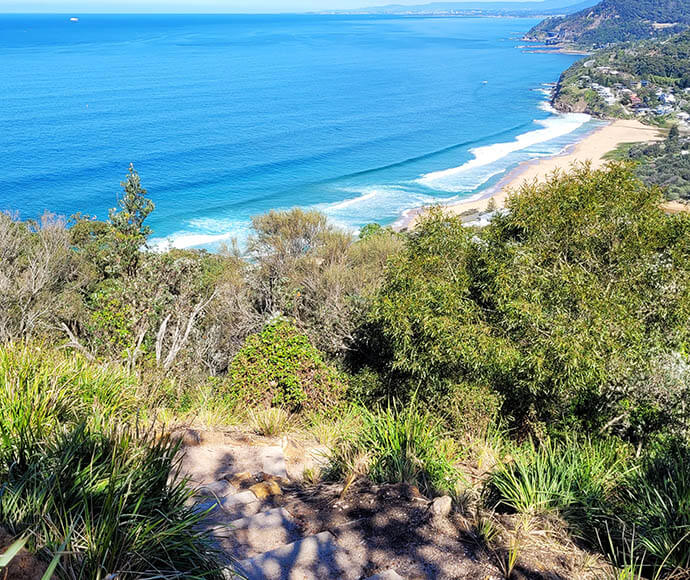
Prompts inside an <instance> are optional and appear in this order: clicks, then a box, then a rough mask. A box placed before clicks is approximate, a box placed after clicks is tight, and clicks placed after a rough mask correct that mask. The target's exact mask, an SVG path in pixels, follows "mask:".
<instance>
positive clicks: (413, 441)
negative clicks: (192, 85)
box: [329, 405, 458, 495]
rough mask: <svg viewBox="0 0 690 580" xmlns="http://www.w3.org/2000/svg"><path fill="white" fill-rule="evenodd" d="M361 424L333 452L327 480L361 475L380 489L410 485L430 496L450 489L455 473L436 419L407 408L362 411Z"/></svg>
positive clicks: (452, 485) (415, 408)
mask: <svg viewBox="0 0 690 580" xmlns="http://www.w3.org/2000/svg"><path fill="white" fill-rule="evenodd" d="M361 419H362V425H361V428H360V430H359V431H357V432H355V433H349V434H347V435H345V437H344V438H343V440H342V441H340V442H339V443H338V444H337V445H336V446H335V448H334V450H333V454H332V456H331V464H330V473H329V475H330V476H331V477H346V476H349V475H356V474H358V473H359V474H362V475H366V476H368V477H369V478H371V479H372V480H373V481H375V482H378V483H398V482H406V483H410V484H413V485H416V486H418V487H419V488H420V490H422V491H423V492H424V493H427V494H429V495H432V494H434V493H437V492H448V491H450V490H452V489H453V488H454V485H455V482H456V480H457V477H458V472H457V470H456V469H455V467H454V466H453V462H452V458H450V457H449V453H447V452H446V449H444V433H443V432H442V431H441V429H440V427H439V422H438V419H437V418H435V417H433V416H432V415H430V414H429V413H426V412H423V411H421V410H419V409H418V408H417V407H416V406H415V405H410V406H407V407H405V408H403V409H400V408H396V407H395V406H393V407H390V406H389V407H388V408H385V409H380V410H377V411H369V410H367V409H361Z"/></svg>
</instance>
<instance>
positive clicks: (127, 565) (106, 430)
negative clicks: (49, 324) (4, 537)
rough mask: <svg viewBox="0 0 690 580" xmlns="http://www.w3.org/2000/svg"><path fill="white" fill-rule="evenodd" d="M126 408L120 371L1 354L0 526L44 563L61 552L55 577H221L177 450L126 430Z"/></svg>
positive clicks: (45, 355) (37, 354)
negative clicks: (24, 542)
mask: <svg viewBox="0 0 690 580" xmlns="http://www.w3.org/2000/svg"><path fill="white" fill-rule="evenodd" d="M135 411H136V398H135V397H134V394H133V383H132V382H131V381H130V380H129V378H128V377H127V376H126V375H122V374H120V373H117V372H111V371H108V370H104V369H99V368H97V367H90V366H88V365H87V364H86V363H83V362H81V361H78V360H71V359H68V358H66V357H63V356H62V355H59V354H55V353H54V352H50V351H48V352H43V351H40V350H38V349H32V348H27V347H8V348H5V349H2V350H0V522H1V523H2V525H3V526H4V527H5V528H7V529H8V530H9V531H10V533H12V534H14V535H16V536H23V537H28V538H29V542H28V544H27V546H28V547H29V548H30V549H31V550H32V551H34V552H37V553H39V554H40V555H42V556H44V557H45V558H46V560H50V559H51V558H52V557H53V556H54V555H55V554H56V553H60V554H61V558H60V560H59V565H58V567H57V569H56V574H57V576H58V577H60V578H69V579H71V580H74V579H84V580H86V579H88V580H91V579H96V580H101V579H104V578H106V577H108V576H109V575H117V577H118V578H218V577H220V575H219V572H218V568H217V564H216V560H215V555H214V553H213V552H212V551H211V549H210V548H209V544H208V541H207V539H206V537H205V536H204V535H203V534H201V533H200V532H198V531H196V525H197V524H198V522H199V520H200V518H201V517H202V515H201V514H199V513H197V512H195V511H194V510H193V509H192V508H191V507H188V506H187V503H188V502H187V500H188V499H189V495H190V491H189V490H188V488H187V486H186V485H185V484H184V482H183V481H181V480H180V478H179V477H177V476H178V475H179V474H178V473H177V462H176V461H177V460H176V456H177V445H176V444H174V443H173V442H171V441H170V440H168V439H167V438H165V437H162V438H158V437H156V436H155V434H153V433H150V432H149V433H146V434H141V433H137V432H135V430H134V429H133V428H132V427H131V426H129V425H127V424H126V423H124V422H123V420H126V419H127V418H128V417H130V418H133V417H134V413H135ZM111 577H112V576H111Z"/></svg>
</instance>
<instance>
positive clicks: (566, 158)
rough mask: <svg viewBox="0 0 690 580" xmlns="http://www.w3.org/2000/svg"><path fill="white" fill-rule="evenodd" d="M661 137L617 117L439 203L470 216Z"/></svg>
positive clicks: (409, 225)
mask: <svg viewBox="0 0 690 580" xmlns="http://www.w3.org/2000/svg"><path fill="white" fill-rule="evenodd" d="M662 138H663V136H662V134H661V132H660V131H659V129H658V128H656V127H651V126H649V125H644V124H642V123H640V122H639V121H636V120H628V119H625V120H623V119H620V120H616V121H612V122H610V123H609V124H607V125H605V126H603V127H600V128H598V129H596V130H595V131H592V132H591V133H589V134H587V135H585V136H584V137H583V138H582V139H580V140H579V141H577V142H575V143H573V144H571V145H569V146H568V147H567V148H566V149H565V150H564V151H562V152H560V153H558V154H557V155H553V156H551V157H542V158H539V159H533V160H530V161H525V162H523V163H521V164H520V165H518V166H517V167H516V168H514V169H513V170H512V171H509V172H508V173H507V174H506V175H505V176H504V177H503V178H502V179H501V180H500V181H499V182H498V183H497V184H496V185H495V186H493V187H491V188H489V189H487V190H486V191H483V192H482V193H481V194H480V195H478V196H473V197H471V198H468V199H465V200H462V201H458V202H455V203H451V204H447V205H442V208H443V210H444V211H446V212H447V213H449V214H451V215H466V216H468V218H470V219H474V218H476V217H478V216H479V215H481V214H482V213H486V212H487V211H488V206H489V203H491V202H492V201H493V205H494V206H495V207H496V208H497V209H498V208H502V207H504V206H505V202H506V200H507V198H508V196H509V195H510V194H511V193H513V192H515V191H518V190H519V189H520V187H521V186H522V185H524V184H525V183H531V182H534V181H538V182H539V181H544V180H545V179H546V178H547V177H548V176H549V175H550V174H552V173H553V172H554V171H557V170H560V171H563V170H567V169H568V168H569V167H570V166H571V165H573V164H576V163H584V162H586V161H589V162H590V163H591V165H592V168H593V169H598V168H600V167H602V166H603V165H604V164H605V163H606V161H607V160H606V159H605V156H606V154H607V153H610V152H611V151H613V150H614V149H616V148H617V147H618V146H619V145H621V144H623V143H641V142H649V141H656V140H660V139H662ZM426 211H427V208H426V207H420V208H415V209H413V210H410V211H408V212H407V213H406V214H405V215H403V216H402V217H401V219H400V220H398V223H397V224H396V229H400V230H403V229H413V228H414V227H415V225H416V223H417V221H418V220H419V218H420V216H421V215H423V214H424V213H425V212H426Z"/></svg>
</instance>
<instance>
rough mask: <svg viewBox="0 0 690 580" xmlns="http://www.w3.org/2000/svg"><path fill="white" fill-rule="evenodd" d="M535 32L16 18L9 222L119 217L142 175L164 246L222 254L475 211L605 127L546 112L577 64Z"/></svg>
mask: <svg viewBox="0 0 690 580" xmlns="http://www.w3.org/2000/svg"><path fill="white" fill-rule="evenodd" d="M535 23H536V20H534V19H491V18H404V17H403V18H388V17H385V18H384V17H343V16H82V17H81V18H80V20H79V22H77V23H72V22H70V21H69V19H68V17H66V16H55V15H51V16H0V64H1V65H2V78H1V79H0V151H2V154H3V162H4V163H3V171H2V173H1V174H0V209H14V210H19V211H20V214H21V216H22V217H25V218H28V217H35V216H37V215H39V214H40V213H42V212H43V211H45V210H50V211H52V212H56V213H59V214H65V215H70V214H72V213H74V212H77V211H81V212H86V213H90V214H94V215H96V216H98V217H101V218H103V217H106V215H107V209H108V208H109V207H112V206H113V205H114V200H115V196H116V194H117V193H118V191H119V181H120V180H121V178H122V177H123V176H124V174H125V173H126V169H127V166H128V164H129V163H130V162H133V163H134V164H135V166H136V168H137V169H138V171H139V173H140V174H141V176H142V179H143V182H144V185H145V186H146V187H147V188H148V190H149V192H150V194H151V196H152V198H153V200H154V201H155V203H156V211H155V212H154V214H153V215H152V217H151V226H152V227H153V228H154V232H155V233H154V235H155V237H156V239H155V240H154V241H155V242H156V243H159V244H168V243H169V244H172V245H175V246H178V247H194V246H202V247H210V248H212V247H214V245H216V244H217V243H218V242H220V241H224V240H228V239H229V238H231V237H234V236H236V237H239V238H240V239H242V238H243V237H244V236H246V232H247V227H248V224H249V220H250V218H251V216H252V215H255V214H257V213H261V212H265V211H267V210H269V209H272V208H289V207H293V206H297V205H299V206H302V207H308V208H318V209H321V210H323V211H324V212H326V213H327V214H328V215H329V216H330V218H331V219H332V220H333V221H334V222H336V223H339V224H342V225H344V226H346V227H351V228H353V229H356V228H357V227H359V226H361V225H363V224H365V223H368V222H371V221H378V222H380V223H384V224H390V223H393V222H394V221H396V220H397V219H399V218H400V216H401V215H402V214H403V213H404V212H405V211H406V210H409V209H411V208H414V207H417V206H419V205H421V204H425V203H430V202H434V201H448V200H455V199H460V198H464V197H469V196H473V195H477V194H478V193H479V192H481V191H482V190H483V189H485V188H486V187H489V186H491V185H493V184H495V182H496V181H497V180H498V179H500V176H501V175H502V174H503V173H504V172H505V171H506V170H507V169H509V168H512V167H514V166H515V165H516V164H518V163H519V162H521V161H523V160H525V159H529V158H532V157H537V156H540V155H548V154H553V153H555V152H558V151H560V150H561V149H563V148H564V147H565V146H566V145H568V144H569V143H571V142H573V141H574V140H576V139H577V138H578V137H579V136H581V135H582V133H583V132H586V131H589V130H591V129H592V127H593V125H594V122H593V121H590V120H588V118H587V117H586V116H583V115H565V116H559V115H555V114H553V112H551V111H550V110H549V109H548V106H547V105H546V100H545V99H546V96H545V93H544V87H543V84H544V83H548V82H554V81H556V80H557V79H558V76H559V74H560V72H561V71H562V70H564V69H565V68H566V67H567V66H569V65H570V64H571V63H572V62H573V61H574V60H575V59H576V57H573V56H568V55H558V54H528V53H525V52H524V51H522V50H520V49H519V48H517V46H518V45H519V44H520V42H519V41H518V40H517V38H519V36H520V35H521V34H522V33H524V32H525V31H526V30H528V29H529V28H530V27H531V26H532V25H534V24H535Z"/></svg>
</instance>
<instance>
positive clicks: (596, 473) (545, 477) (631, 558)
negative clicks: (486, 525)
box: [487, 437, 690, 580]
mask: <svg viewBox="0 0 690 580" xmlns="http://www.w3.org/2000/svg"><path fill="white" fill-rule="evenodd" d="M688 465H690V450H688V448H687V446H685V445H683V444H668V443H667V444H665V445H664V446H660V447H658V448H655V449H653V450H652V451H651V452H650V454H649V455H648V456H646V457H643V458H642V459H641V460H636V459H633V458H632V457H631V456H630V455H629V454H628V453H627V452H626V448H625V447H623V446H622V445H621V444H620V443H618V444H617V443H614V442H611V441H604V442H592V441H588V440H584V441H583V440H580V439H578V438H575V437H573V438H570V439H566V440H564V441H560V442H554V441H547V442H545V443H543V444H541V445H536V444H534V443H532V442H530V443H527V444H524V445H522V446H520V447H518V448H516V449H515V450H514V453H513V456H512V457H511V458H510V460H509V461H505V462H503V463H501V464H500V465H499V466H498V468H497V469H496V471H495V472H494V473H493V474H492V476H491V479H490V481H489V484H488V486H487V499H488V500H489V501H490V502H491V503H492V504H493V505H494V506H496V507H497V508H498V509H500V508H501V507H503V508H504V509H506V508H507V509H508V510H514V511H518V512H523V513H529V514H542V513H545V512H557V513H558V514H560V515H561V516H562V517H563V518H564V519H565V520H566V521H567V522H568V524H569V526H570V527H571V530H572V531H573V532H574V533H575V534H576V535H579V536H580V537H581V538H582V539H583V540H585V541H587V542H588V543H589V544H590V545H592V546H593V547H597V548H599V549H601V550H602V551H603V552H604V553H606V554H607V555H608V556H609V557H610V558H611V560H612V561H613V562H614V563H615V564H616V565H618V566H620V567H621V577H622V578H653V579H655V580H656V579H659V578H666V577H668V578H688V577H690V469H688Z"/></svg>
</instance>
